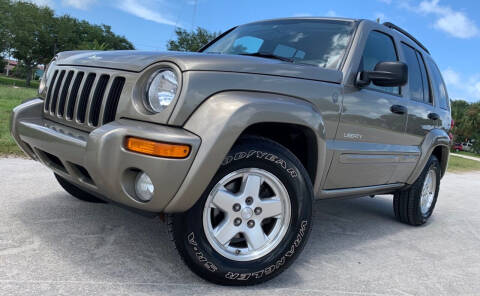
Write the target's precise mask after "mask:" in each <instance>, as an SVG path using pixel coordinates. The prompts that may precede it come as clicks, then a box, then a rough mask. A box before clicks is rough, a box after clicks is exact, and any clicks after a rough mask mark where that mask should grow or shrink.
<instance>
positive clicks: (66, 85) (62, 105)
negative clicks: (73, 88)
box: [57, 71, 73, 117]
mask: <svg viewBox="0 0 480 296" xmlns="http://www.w3.org/2000/svg"><path fill="white" fill-rule="evenodd" d="M72 77H73V71H69V72H68V75H67V78H66V79H65V83H64V84H63V89H62V94H61V95H60V100H59V101H58V108H57V115H58V116H60V117H63V114H64V111H65V102H66V100H67V93H68V90H69V89H70V83H71V82H72Z"/></svg>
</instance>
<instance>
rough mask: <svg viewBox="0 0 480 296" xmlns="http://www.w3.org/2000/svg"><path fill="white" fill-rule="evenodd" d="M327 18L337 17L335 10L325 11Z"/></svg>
mask: <svg viewBox="0 0 480 296" xmlns="http://www.w3.org/2000/svg"><path fill="white" fill-rule="evenodd" d="M327 16H329V17H335V16H338V15H337V13H336V12H335V10H329V11H327Z"/></svg>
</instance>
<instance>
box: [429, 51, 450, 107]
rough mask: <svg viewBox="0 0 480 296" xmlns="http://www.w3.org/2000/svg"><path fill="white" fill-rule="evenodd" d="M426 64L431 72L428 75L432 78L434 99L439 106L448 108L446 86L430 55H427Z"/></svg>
mask: <svg viewBox="0 0 480 296" xmlns="http://www.w3.org/2000/svg"><path fill="white" fill-rule="evenodd" d="M427 65H428V69H430V73H431V75H430V77H431V79H432V85H433V94H434V95H435V100H436V101H437V102H438V106H439V107H440V108H442V109H446V110H448V109H450V104H449V102H448V94H447V87H446V86H445V83H444V82H443V78H442V74H441V73H440V70H438V67H437V65H436V64H435V62H434V61H433V60H432V59H431V58H430V57H427Z"/></svg>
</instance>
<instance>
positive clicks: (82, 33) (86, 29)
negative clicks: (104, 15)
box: [54, 15, 134, 52]
mask: <svg viewBox="0 0 480 296" xmlns="http://www.w3.org/2000/svg"><path fill="white" fill-rule="evenodd" d="M54 39H55V46H56V51H57V52H59V51H66V50H78V49H92V50H122V49H134V47H133V45H132V43H130V41H128V40H127V39H126V38H125V37H124V36H118V35H116V34H115V33H113V32H112V30H111V27H110V26H107V25H101V26H98V25H92V24H90V23H88V22H87V21H79V20H78V19H76V18H73V17H70V16H68V15H64V16H61V17H58V18H57V19H56V30H55V37H54Z"/></svg>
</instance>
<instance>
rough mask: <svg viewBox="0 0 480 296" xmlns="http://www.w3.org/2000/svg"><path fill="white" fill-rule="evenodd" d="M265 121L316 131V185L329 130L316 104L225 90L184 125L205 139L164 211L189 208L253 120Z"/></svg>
mask: <svg viewBox="0 0 480 296" xmlns="http://www.w3.org/2000/svg"><path fill="white" fill-rule="evenodd" d="M266 122H270V123H272V122H278V123H291V124H296V125H301V126H305V127H307V128H310V129H311V130H312V131H313V132H314V133H315V137H316V141H317V148H318V158H317V177H316V181H315V184H316V185H317V184H318V183H319V180H320V179H321V177H322V173H321V172H323V171H324V168H325V157H326V134H325V124H324V121H323V119H322V116H321V113H320V112H319V111H318V110H316V108H315V106H314V105H313V104H311V103H309V102H307V101H304V100H301V99H297V98H292V97H286V96H283V95H278V94H271V93H263V92H248V91H228V92H222V93H218V94H215V95H213V96H212V97H210V98H209V99H207V100H206V101H204V102H203V103H202V104H201V105H200V106H199V107H198V108H197V110H196V111H195V112H194V113H193V114H192V115H191V116H190V118H189V119H188V120H187V122H186V123H185V125H184V129H186V130H188V131H190V132H192V133H194V134H196V135H198V136H200V138H201V141H202V142H201V144H200V148H199V150H198V152H197V155H196V157H195V160H194V161H193V163H192V166H191V167H190V170H189V172H188V174H187V176H186V177H185V179H184V181H183V183H182V185H181V187H180V189H179V190H178V191H177V193H176V194H175V196H174V197H173V198H172V200H171V201H170V202H169V204H168V205H167V206H166V208H165V209H164V212H165V213H178V212H184V211H187V210H188V209H190V208H191V207H192V206H193V205H194V204H195V203H196V202H197V200H198V199H199V198H200V196H201V195H202V193H203V191H204V190H205V189H206V188H207V186H208V184H209V183H210V181H211V179H212V178H213V176H214V175H215V173H216V172H217V170H218V168H219V167H220V165H221V163H222V161H223V160H224V158H225V156H226V155H227V153H228V152H229V151H230V149H231V148H232V147H233V145H234V144H235V142H236V141H237V139H238V138H239V137H240V135H241V134H242V132H243V131H244V130H245V129H247V128H248V127H249V126H251V125H253V124H257V123H266Z"/></svg>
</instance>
